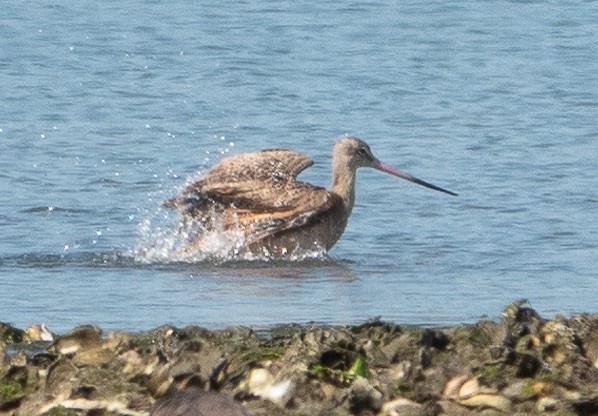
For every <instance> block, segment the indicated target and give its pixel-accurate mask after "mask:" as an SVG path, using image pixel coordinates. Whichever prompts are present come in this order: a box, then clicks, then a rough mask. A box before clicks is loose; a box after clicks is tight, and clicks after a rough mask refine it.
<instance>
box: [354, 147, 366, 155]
mask: <svg viewBox="0 0 598 416" xmlns="http://www.w3.org/2000/svg"><path fill="white" fill-rule="evenodd" d="M357 152H358V153H359V154H360V155H362V156H367V155H368V151H367V150H365V147H361V148H359V150H358V151H357Z"/></svg>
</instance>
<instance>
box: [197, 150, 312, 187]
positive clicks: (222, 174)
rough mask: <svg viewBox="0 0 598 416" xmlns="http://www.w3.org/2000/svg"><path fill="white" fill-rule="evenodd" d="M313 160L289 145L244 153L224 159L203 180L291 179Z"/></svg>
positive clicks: (219, 181)
mask: <svg viewBox="0 0 598 416" xmlns="http://www.w3.org/2000/svg"><path fill="white" fill-rule="evenodd" d="M313 163H314V162H313V160H311V158H310V157H309V156H307V155H304V154H303V153H299V152H295V151H293V150H286V149H269V150H262V151H261V152H254V153H242V154H238V155H234V156H230V157H227V158H225V159H222V160H221V161H220V163H218V164H217V165H216V166H214V167H213V168H212V169H210V171H209V172H208V173H206V174H205V175H204V176H203V177H202V178H201V179H200V181H201V182H202V186H204V187H205V186H207V185H209V184H216V185H218V184H222V183H232V182H244V181H276V182H279V181H291V180H293V179H295V178H296V177H297V175H298V174H299V173H300V172H302V171H303V170H305V169H307V168H308V167H310V166H311V165H313ZM191 187H193V185H191Z"/></svg>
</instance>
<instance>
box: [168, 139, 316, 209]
mask: <svg viewBox="0 0 598 416" xmlns="http://www.w3.org/2000/svg"><path fill="white" fill-rule="evenodd" d="M311 165H313V161H312V160H311V159H310V158H309V157H308V156H306V155H304V154H303V153H299V152H295V151H292V150H286V149H269V150H263V151H261V152H255V153H242V154H238V155H234V156H230V157H227V158H225V159H222V160H221V161H220V163H218V164H217V165H216V166H214V167H213V168H212V169H210V170H209V171H208V172H207V173H206V174H205V175H203V176H202V177H201V178H200V179H199V180H198V181H196V182H194V183H192V184H191V185H189V186H188V187H187V188H185V190H183V192H181V194H180V195H178V196H176V197H175V198H172V199H170V200H168V201H166V202H165V204H164V205H165V206H167V207H170V208H177V209H179V210H180V211H182V212H189V211H190V208H193V209H194V210H197V209H198V208H199V206H200V205H203V204H204V203H208V204H210V202H211V201H212V202H219V203H222V204H231V203H235V205H236V206H237V207H244V206H256V207H262V206H263V207H268V206H269V205H270V204H271V203H272V201H269V200H268V198H267V197H266V199H265V200H263V201H262V198H261V196H260V195H261V193H265V194H267V192H268V190H271V191H274V190H280V189H281V188H285V187H286V186H287V185H288V184H289V183H296V182H295V181H296V177H297V175H298V174H299V173H300V172H302V171H303V170H305V169H306V168H308V167H309V166H311ZM276 203H277V204H284V203H283V202H280V201H277V202H276Z"/></svg>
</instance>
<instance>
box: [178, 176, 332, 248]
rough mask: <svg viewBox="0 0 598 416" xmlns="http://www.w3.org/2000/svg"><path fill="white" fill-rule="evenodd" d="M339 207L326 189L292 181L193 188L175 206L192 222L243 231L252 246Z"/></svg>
mask: <svg viewBox="0 0 598 416" xmlns="http://www.w3.org/2000/svg"><path fill="white" fill-rule="evenodd" d="M196 185H197V184H196ZM339 203H342V202H341V199H340V197H339V196H338V195H336V194H333V193H331V192H329V191H327V190H326V189H325V188H321V187H315V186H312V185H309V184H306V183H303V182H298V181H295V180H292V181H271V180H267V181H260V180H244V181H237V182H229V183H226V184H221V185H217V184H215V183H214V184H209V185H207V186H199V187H196V188H195V189H194V190H193V191H191V192H188V193H187V194H186V195H185V196H184V197H179V199H178V202H177V203H176V205H175V206H176V208H178V209H179V211H181V212H182V213H183V214H184V215H189V216H191V218H194V217H198V218H205V217H206V215H207V216H208V217H209V216H211V215H216V216H218V220H219V221H220V223H221V224H222V225H223V226H224V228H225V229H230V228H239V229H243V230H244V231H245V233H246V236H247V243H254V242H256V241H259V240H261V239H263V238H266V237H270V236H274V235H276V234H279V233H281V232H283V231H286V230H289V229H293V228H298V227H301V226H304V225H307V224H310V223H313V222H315V221H317V220H318V219H319V218H320V217H321V216H322V215H323V214H324V213H326V212H328V211H329V210H331V209H333V208H334V207H336V206H337V204H339Z"/></svg>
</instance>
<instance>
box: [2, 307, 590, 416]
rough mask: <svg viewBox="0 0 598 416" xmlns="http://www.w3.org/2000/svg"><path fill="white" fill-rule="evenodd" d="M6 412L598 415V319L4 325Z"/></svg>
mask: <svg viewBox="0 0 598 416" xmlns="http://www.w3.org/2000/svg"><path fill="white" fill-rule="evenodd" d="M0 351H1V352H2V355H3V357H4V359H3V360H2V362H0V415H10V416H33V415H44V416H75V415H89V416H92V415H93V416H105V415H123V416H124V415H129V416H142V415H145V416H147V415H150V414H151V415H155V416H164V415H171V416H177V415H190V416H194V415H195V416H199V415H210V416H216V415H233V416H234V415H256V416H257V415H288V416H291V415H292V416H299V415H332V416H334V415H339V416H340V415H383V416H396V415H426V416H427V415H474V414H475V415H478V414H483V415H494V414H508V415H535V414H554V415H592V414H598V314H583V315H579V316H573V317H570V318H565V317H556V318H554V319H551V320H546V319H543V318H542V317H540V316H539V315H538V314H537V313H536V312H535V311H534V310H533V309H531V308H530V307H529V305H527V304H526V303H525V302H518V303H514V304H512V305H509V306H508V307H506V308H505V310H504V311H503V314H502V320H501V322H493V321H484V320H482V321H479V322H477V323H475V324H472V325H463V326H456V327H451V328H439V329H424V328H418V327H411V326H405V325H397V324H393V323H387V322H381V321H377V320H375V321H370V322H366V323H364V324H362V325H356V326H340V327H328V326H321V325H313V326H299V325H293V324H291V325H285V326H280V327H275V328H271V329H269V330H268V331H263V332H258V331H255V330H252V329H249V328H243V327H240V328H229V329H225V330H220V331H208V330H206V329H203V328H199V327H186V328H181V329H180V328H175V327H170V326H163V327H159V328H156V329H155V330H152V331H149V332H146V333H140V334H132V333H122V332H112V333H108V334H103V333H102V331H101V330H100V329H99V328H97V327H94V326H91V325H85V326H80V327H77V328H75V329H73V330H72V331H71V332H70V333H68V334H64V335H54V334H51V333H49V332H48V331H47V330H45V328H43V327H41V326H31V327H29V328H27V329H26V330H21V329H18V328H14V327H12V326H10V325H8V324H1V323H0Z"/></svg>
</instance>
